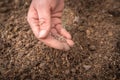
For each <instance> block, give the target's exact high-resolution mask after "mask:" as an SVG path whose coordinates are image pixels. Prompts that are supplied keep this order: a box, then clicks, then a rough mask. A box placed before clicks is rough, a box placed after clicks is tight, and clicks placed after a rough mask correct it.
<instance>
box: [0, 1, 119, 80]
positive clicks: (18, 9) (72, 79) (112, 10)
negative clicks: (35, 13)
mask: <svg viewBox="0 0 120 80" xmlns="http://www.w3.org/2000/svg"><path fill="white" fill-rule="evenodd" d="M29 5H30V1H29V0H21V1H19V0H4V1H3V0H2V1H0V18H1V19H0V80H120V0H70V1H69V0H66V1H65V9H64V13H63V25H64V27H65V28H66V29H67V30H68V31H69V32H70V33H71V35H72V36H73V40H74V41H75V46H74V47H73V48H71V50H70V51H60V50H56V49H53V48H50V47H48V46H45V45H44V44H42V43H41V42H40V41H38V40H37V39H36V38H35V36H34V35H33V33H32V30H31V29H30V26H29V24H28V22H27V21H26V16H27V12H28V8H29Z"/></svg>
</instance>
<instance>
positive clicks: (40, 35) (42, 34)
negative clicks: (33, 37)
mask: <svg viewBox="0 0 120 80" xmlns="http://www.w3.org/2000/svg"><path fill="white" fill-rule="evenodd" d="M45 35H46V30H41V31H40V32H39V38H44V37H45Z"/></svg>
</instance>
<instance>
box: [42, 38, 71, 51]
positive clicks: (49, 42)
mask: <svg viewBox="0 0 120 80" xmlns="http://www.w3.org/2000/svg"><path fill="white" fill-rule="evenodd" d="M40 41H42V42H43V43H44V44H46V45H48V46H50V47H52V48H55V49H59V50H65V51H67V50H69V49H70V47H69V46H68V44H66V43H61V42H60V41H58V40H56V39H55V38H54V37H52V36H48V37H47V38H45V39H40Z"/></svg>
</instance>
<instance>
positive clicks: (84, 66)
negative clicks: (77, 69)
mask: <svg viewBox="0 0 120 80" xmlns="http://www.w3.org/2000/svg"><path fill="white" fill-rule="evenodd" d="M91 67H92V66H91V65H83V68H84V69H85V70H89V69H90V68H91Z"/></svg>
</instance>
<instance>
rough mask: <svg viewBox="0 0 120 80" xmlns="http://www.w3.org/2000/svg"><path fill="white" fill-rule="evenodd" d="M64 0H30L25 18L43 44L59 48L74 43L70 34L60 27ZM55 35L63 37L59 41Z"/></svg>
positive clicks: (68, 46) (70, 45)
mask: <svg viewBox="0 0 120 80" xmlns="http://www.w3.org/2000/svg"><path fill="white" fill-rule="evenodd" d="M63 9H64V0H32V3H31V5H30V8H29V11H28V17H27V20H28V22H29V24H30V26H31V28H32V31H33V33H34V35H35V36H36V37H37V38H38V39H39V40H40V41H41V42H43V43H44V44H46V45H48V46H50V47H53V48H55V49H60V50H69V49H70V47H72V46H73V45H74V42H73V41H72V40H71V35H70V34H69V32H67V31H66V30H65V29H64V28H63V27H62V21H61V16H62V11H63ZM55 36H57V37H58V38H59V37H63V38H64V41H60V40H58V39H56V38H55Z"/></svg>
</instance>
